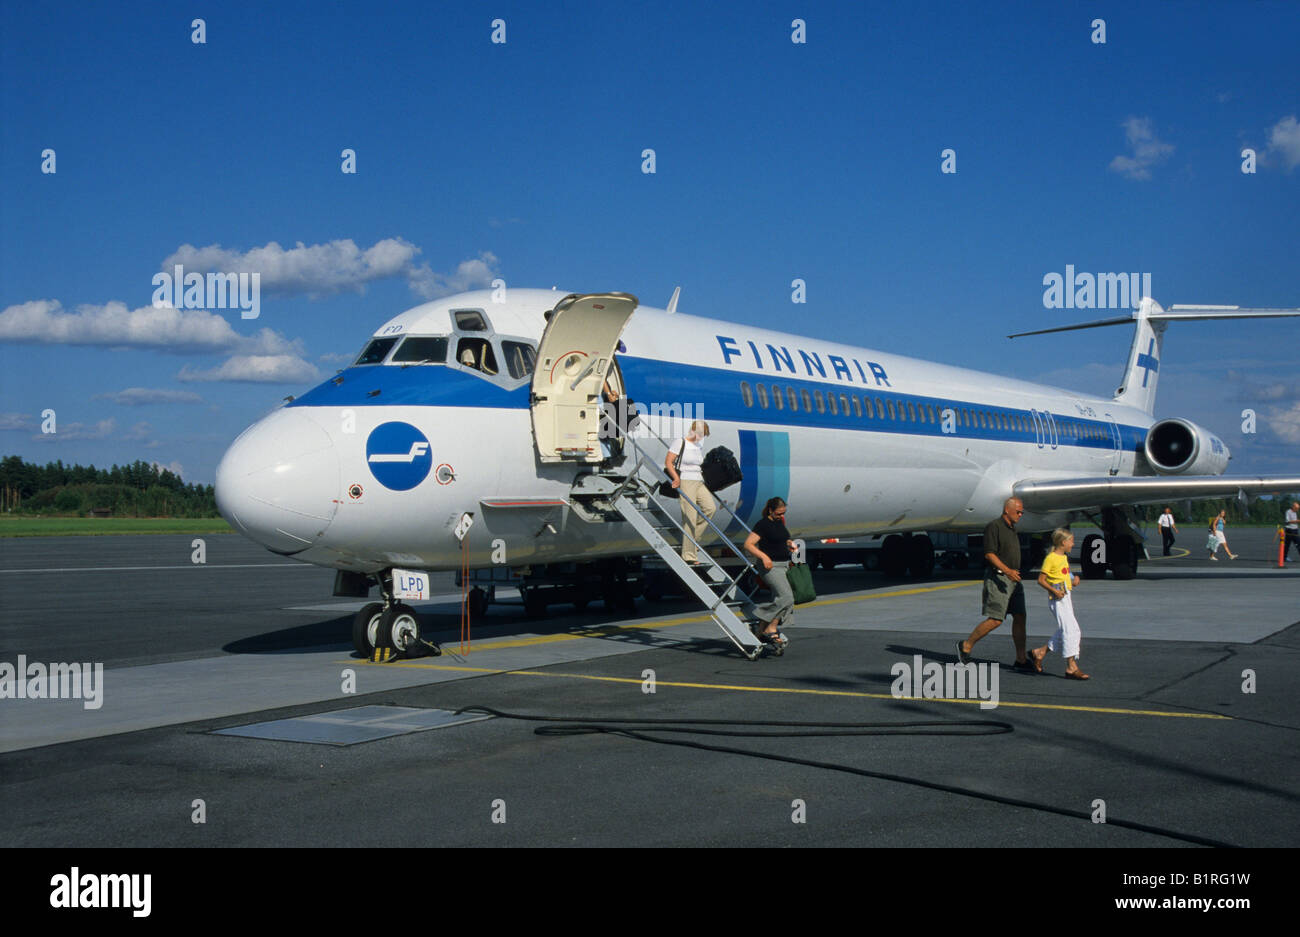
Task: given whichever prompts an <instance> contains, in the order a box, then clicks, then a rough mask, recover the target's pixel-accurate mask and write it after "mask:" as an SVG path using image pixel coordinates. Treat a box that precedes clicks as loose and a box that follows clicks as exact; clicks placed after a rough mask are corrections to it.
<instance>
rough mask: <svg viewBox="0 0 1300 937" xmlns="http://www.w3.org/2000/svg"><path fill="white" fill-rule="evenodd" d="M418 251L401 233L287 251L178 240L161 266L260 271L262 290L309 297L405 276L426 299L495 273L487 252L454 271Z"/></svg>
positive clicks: (168, 269)
mask: <svg viewBox="0 0 1300 937" xmlns="http://www.w3.org/2000/svg"><path fill="white" fill-rule="evenodd" d="M420 253H421V251H420V249H419V248H418V247H416V246H415V245H414V244H412V243H410V242H409V241H405V240H403V239H402V238H385V239H384V240H382V241H377V242H376V243H375V244H374V245H373V246H371V247H367V248H362V247H358V246H357V244H356V242H355V241H353V240H352V239H351V238H347V239H344V240H336V241H330V242H328V243H326V244H310V245H309V244H304V243H303V242H302V241H299V242H298V243H297V245H296V246H294V247H291V248H289V249H287V250H286V249H285V248H283V247H281V246H280V245H279V244H278V243H276V242H275V241H271V242H270V243H269V244H266V245H265V246H263V247H254V248H252V249H251V250H248V251H244V252H240V251H237V250H230V249H227V248H224V247H222V246H221V245H219V244H210V245H208V246H207V247H195V246H194V245H192V244H182V245H181V246H180V247H179V248H178V249H177V250H176V251H175V252H174V253H173V254H172V255H171V256H170V257H168V258H167V259H166V260H164V261H163V262H162V269H163V270H164V271H166V272H168V273H170V272H171V271H172V268H173V267H175V266H176V265H177V264H179V265H181V266H183V267H184V268H185V272H186V273H210V272H218V271H219V272H224V273H242V272H249V273H258V274H260V288H261V289H264V290H267V291H268V292H281V293H306V294H307V295H309V296H327V295H331V294H334V293H342V292H361V291H362V290H363V289H364V288H365V285H366V284H367V283H370V282H372V281H374V280H383V279H388V278H390V277H406V279H407V283H408V286H410V288H411V291H412V292H413V293H415V294H416V295H418V296H422V297H424V298H425V299H433V298H436V297H438V296H446V295H449V294H451V293H459V292H463V291H465V290H468V289H475V288H478V287H483V286H487V285H488V284H489V283H490V282H491V281H492V279H493V277H495V276H496V275H497V273H496V265H497V263H498V260H497V258H496V257H495V256H493V255H492V254H491V253H488V252H484V253H481V254H479V255H478V257H476V258H473V259H471V260H465V261H462V262H461V263H460V264H459V265H458V266H457V267H456V270H455V271H454V272H453V273H439V272H437V271H435V270H433V269H432V268H431V267H430V266H429V265H428V264H427V263H422V264H418V265H417V264H416V262H415V259H416V257H417V255H419V254H420Z"/></svg>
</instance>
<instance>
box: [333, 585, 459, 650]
mask: <svg viewBox="0 0 1300 937" xmlns="http://www.w3.org/2000/svg"><path fill="white" fill-rule="evenodd" d="M376 578H377V579H378V580H379V589H380V591H381V592H382V593H383V597H384V601H383V602H371V603H369V604H368V605H366V606H365V607H363V608H362V609H361V610H360V611H359V612H357V614H356V615H355V616H354V617H353V619H352V646H353V647H354V648H356V651H357V653H358V654H360V655H361V656H362V657H364V658H366V659H367V660H373V661H383V660H398V659H400V658H403V657H410V656H412V655H413V654H414V652H415V651H416V650H418V649H419V648H421V647H423V648H425V649H426V650H428V651H429V653H430V654H431V655H432V656H434V657H437V656H439V655H441V654H442V648H441V647H439V646H438V645H437V644H436V643H434V642H433V641H427V640H425V639H424V638H422V637H420V619H419V616H418V615H416V613H415V609H413V608H411V606H409V605H407V604H405V603H404V602H398V601H396V600H394V599H393V592H392V585H393V580H392V575H391V572H389V571H385V575H382V576H378V577H376Z"/></svg>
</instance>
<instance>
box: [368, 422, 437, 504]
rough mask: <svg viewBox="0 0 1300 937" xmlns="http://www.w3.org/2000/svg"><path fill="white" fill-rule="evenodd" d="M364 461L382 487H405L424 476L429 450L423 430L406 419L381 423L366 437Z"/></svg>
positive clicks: (430, 464)
mask: <svg viewBox="0 0 1300 937" xmlns="http://www.w3.org/2000/svg"><path fill="white" fill-rule="evenodd" d="M366 463H367V464H368V465H369V466H370V474H371V475H373V476H375V480H376V481H378V482H379V484H381V485H383V486H384V487H385V488H389V489H392V490H393V491H409V490H410V489H412V488H414V487H415V486H416V485H418V484H420V482H422V481H424V479H425V478H426V477H428V475H429V469H430V468H432V467H433V454H432V453H431V452H430V451H429V440H428V439H427V438H425V435H424V433H422V432H420V431H419V430H418V429H416V428H415V427H414V426H412V425H411V424H410V423H398V422H393V423H383V424H380V425H379V426H376V427H375V428H374V429H373V430H371V432H370V438H369V439H367V440H366Z"/></svg>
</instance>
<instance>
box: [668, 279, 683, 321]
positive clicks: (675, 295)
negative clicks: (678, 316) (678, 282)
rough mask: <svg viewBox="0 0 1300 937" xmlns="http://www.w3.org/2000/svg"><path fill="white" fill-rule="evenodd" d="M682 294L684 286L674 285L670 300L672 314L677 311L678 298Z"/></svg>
mask: <svg viewBox="0 0 1300 937" xmlns="http://www.w3.org/2000/svg"><path fill="white" fill-rule="evenodd" d="M681 295H682V288H681V287H680V286H678V287H674V289H673V298H672V299H670V300H668V314H669V315H670V316H671V315H672V314H673V313H674V312H676V311H677V299H678V297H680V296H681Z"/></svg>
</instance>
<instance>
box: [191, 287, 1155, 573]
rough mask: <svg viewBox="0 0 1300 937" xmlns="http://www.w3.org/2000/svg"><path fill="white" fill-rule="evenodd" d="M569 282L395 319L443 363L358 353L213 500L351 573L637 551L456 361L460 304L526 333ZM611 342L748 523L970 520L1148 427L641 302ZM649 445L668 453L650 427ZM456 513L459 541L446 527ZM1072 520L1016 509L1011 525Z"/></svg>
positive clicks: (1121, 413)
mask: <svg viewBox="0 0 1300 937" xmlns="http://www.w3.org/2000/svg"><path fill="white" fill-rule="evenodd" d="M563 295H564V294H562V293H556V292H552V291H540V290H511V291H510V299H509V301H508V302H506V303H494V302H493V301H492V299H491V298H490V297H491V294H490V293H487V292H483V293H471V294H463V295H461V296H456V297H450V298H448V299H445V300H439V301H437V302H435V303H430V304H426V305H425V306H422V307H418V308H417V309H415V310H411V311H409V312H407V313H404V314H403V315H402V316H399V317H398V318H397V319H394V320H392V321H391V322H390V323H388V324H386V325H385V326H384V327H382V328H381V329H380V330H378V331H377V332H376V333H375V336H376V338H382V337H385V336H388V337H395V338H398V339H401V338H403V337H405V336H421V335H427V336H439V335H446V336H449V342H450V344H449V346H448V347H449V349H450V352H449V353H448V355H447V357H446V359H445V361H442V362H438V363H414V362H408V364H409V365H410V366H408V367H402V366H401V365H400V364H397V363H389V362H386V363H378V364H358V365H354V366H352V367H350V368H348V369H346V370H345V371H343V372H342V373H341V374H340V375H338V377H336V378H334V379H331V380H330V381H327V382H325V383H324V384H322V385H321V386H320V387H318V388H315V389H313V390H312V391H310V392H309V393H307V394H305V395H303V396H302V397H300V398H299V399H297V400H295V401H293V402H291V403H290V404H289V405H287V406H285V407H282V408H280V409H278V410H276V411H274V412H273V413H271V414H270V415H268V416H267V417H266V418H264V419H263V420H262V421H260V422H259V423H257V424H255V425H254V426H252V427H250V428H249V429H248V430H247V431H245V433H244V434H242V435H241V436H240V437H239V439H237V440H236V441H235V443H234V444H232V446H231V448H230V451H229V452H228V453H227V454H226V456H225V458H224V459H223V460H222V463H221V466H220V467H219V469H218V473H217V497H218V504H219V506H220V509H221V511H222V514H223V515H224V516H225V517H226V518H227V520H229V521H230V522H231V524H232V525H233V526H235V528H236V529H237V530H241V531H243V532H244V533H245V534H246V535H248V536H249V537H251V538H252V539H254V540H257V541H258V542H260V543H263V544H264V545H266V546H267V547H268V548H270V549H272V550H275V551H277V552H280V553H284V554H286V555H292V556H294V557H295V558H297V559H300V560H303V561H305V562H309V563H315V564H319V565H322V566H329V567H335V568H339V569H346V570H354V571H358V572H374V571H377V570H380V569H384V568H387V567H392V566H398V567H404V568H419V569H456V568H460V567H461V566H462V564H463V563H468V565H469V566H470V567H483V566H488V565H491V564H492V563H494V562H502V561H503V560H502V557H504V562H505V563H508V564H509V565H511V566H519V565H525V564H531V563H536V562H549V561H558V560H576V559H590V558H594V557H597V556H609V555H617V554H641V553H645V552H647V550H646V546H645V544H644V542H643V541H641V540H640V538H639V537H637V535H636V534H635V532H634V531H633V530H632V529H631V527H630V526H629V525H627V524H626V523H621V522H618V523H588V522H586V521H584V520H582V519H581V518H579V517H578V516H577V515H576V514H575V513H574V512H573V511H572V510H571V508H570V507H568V505H567V503H566V502H567V499H568V497H569V491H570V487H571V485H572V483H573V481H574V478H575V477H576V475H577V474H578V473H579V471H581V470H583V469H582V468H581V467H579V466H575V465H569V464H558V465H557V464H552V465H543V464H541V463H540V462H539V459H538V457H537V450H536V448H535V444H534V437H533V427H532V422H531V411H530V409H529V396H528V392H529V387H528V381H527V376H526V375H521V376H516V377H511V376H510V375H509V374H508V373H507V368H506V367H505V362H504V361H502V362H500V363H499V364H497V367H496V371H497V372H498V373H496V374H495V375H494V376H493V378H492V379H489V378H488V377H487V376H485V375H484V374H483V373H481V371H478V370H475V369H473V368H471V367H468V366H465V365H461V364H459V363H457V362H458V361H459V356H458V355H456V354H455V352H456V347H457V346H456V343H457V342H459V343H460V345H461V347H464V346H465V344H466V343H467V342H472V341H473V342H478V341H483V339H481V338H477V337H476V336H478V335H481V334H482V333H476V332H473V331H462V330H458V329H457V327H456V321H457V320H455V319H454V316H455V314H456V311H457V310H465V309H474V310H478V311H480V312H482V313H483V314H484V315H485V316H486V317H487V318H488V319H489V320H491V321H490V327H491V329H492V330H494V331H493V334H495V335H496V336H511V337H513V338H514V339H515V340H517V341H531V342H532V343H534V344H536V342H537V341H538V339H539V338H540V336H541V335H542V331H543V328H544V319H543V313H544V312H545V311H546V310H548V309H550V308H551V307H552V306H553V305H554V304H555V301H556V299H558V298H559V297H561V296H563ZM449 313H450V316H451V317H449ZM623 340H624V342H625V344H626V349H627V350H626V352H624V353H621V354H620V355H619V356H618V359H617V360H618V363H619V366H620V369H621V373H622V379H623V383H624V385H625V387H626V391H627V393H628V395H629V396H630V397H631V398H632V399H633V400H635V401H636V402H637V403H638V404H639V405H641V406H642V407H644V408H647V409H649V410H650V411H651V415H650V416H648V417H647V418H646V422H647V423H648V424H649V425H650V427H651V428H652V429H654V430H655V431H656V432H658V433H660V434H663V435H664V439H665V441H671V439H672V437H673V436H677V435H680V431H681V428H682V424H683V422H684V421H683V420H682V419H677V418H676V417H677V416H679V415H681V416H685V417H687V418H690V417H695V418H702V419H704V420H706V421H707V422H708V423H709V425H710V428H711V434H710V436H709V438H708V439H707V441H706V448H712V447H714V446H726V447H727V448H728V449H730V450H731V451H732V452H733V453H735V454H736V455H737V457H738V458H739V461H740V463H741V466H742V469H743V470H744V472H745V475H746V480H745V481H744V482H742V483H741V484H739V485H737V486H735V487H734V488H732V489H728V490H727V491H725V492H723V493H722V494H723V497H725V498H726V500H727V501H728V502H729V503H731V504H733V505H734V504H737V502H739V504H738V506H737V513H739V514H740V515H741V516H742V517H744V518H746V519H747V520H751V521H752V520H754V519H756V518H757V517H758V516H759V511H760V510H761V507H762V504H763V502H764V501H766V500H767V499H768V498H769V497H771V496H773V495H780V496H781V497H783V498H785V499H786V501H787V502H788V504H789V514H788V526H789V528H790V530H791V532H792V533H793V534H794V535H795V536H803V537H828V536H838V537H845V536H859V535H871V534H877V533H884V532H904V531H914V530H943V529H954V530H970V531H976V530H979V529H982V528H983V526H984V525H985V524H986V523H987V522H988V521H989V520H991V519H993V518H995V517H997V516H998V515H999V514H1000V513H1001V507H1002V503H1003V501H1004V500H1005V499H1006V498H1007V497H1008V496H1009V495H1010V493H1011V489H1012V485H1013V484H1014V483H1016V482H1018V481H1023V480H1026V479H1044V480H1045V479H1059V478H1072V477H1079V476H1106V475H1119V476H1127V475H1132V474H1133V471H1134V462H1135V456H1136V453H1137V451H1138V450H1139V449H1140V447H1141V443H1142V440H1143V438H1144V437H1145V435H1146V430H1147V427H1148V426H1150V425H1151V423H1152V422H1153V420H1152V418H1151V416H1150V415H1149V414H1147V413H1145V412H1142V411H1140V410H1136V409H1133V408H1130V407H1123V406H1119V405H1117V404H1116V403H1115V402H1114V401H1110V400H1102V399H1097V398H1087V397H1084V396H1082V395H1076V394H1070V393H1066V392H1063V391H1060V390H1057V389H1055V388H1051V387H1046V386H1041V385H1035V384H1030V383H1026V382H1023V381H1017V380H1013V379H1009V378H1005V377H1001V376H998V375H993V374H985V373H980V372H976V371H968V370H964V369H960V368H953V367H948V366H945V365H940V364H933V363H928V362H924V361H919V360H917V359H913V358H905V357H901V356H898V355H891V354H887V353H884V352H878V351H872V350H868V349H864V348H858V347H853V346H851V345H846V344H838V343H834V342H828V341H824V340H821V339H812V338H803V337H800V336H796V335H791V334H784V333H778V332H772V331H767V330H763V329H755V328H750V327H748V326H744V325H738V324H735V323H731V322H723V321H718V320H711V319H703V318H698V317H694V316H689V315H684V314H680V313H678V314H672V315H670V314H668V313H665V312H663V311H661V310H656V309H649V308H644V307H642V308H640V309H638V310H637V311H636V313H635V314H634V315H633V317H632V318H631V320H630V322H629V323H628V325H627V328H626V330H625V332H624V333H623ZM508 344H509V343H508V342H506V341H505V340H504V339H502V340H499V341H498V342H497V345H496V346H494V348H495V354H496V355H498V356H504V355H505V354H508V352H503V350H502V349H503V348H505V347H506V346H507V345H508ZM512 347H513V346H512ZM496 363H497V362H495V361H494V364H496ZM760 385H761V387H762V389H761V391H760V389H759V388H760ZM778 392H779V393H780V394H781V396H782V406H781V407H780V408H779V409H778V408H777V407H776V406H775V400H774V395H775V394H776V393H778ZM805 394H806V396H805ZM792 398H793V402H794V404H795V409H792V408H791V405H790V404H791V400H792ZM819 398H820V403H821V406H820V407H819V405H818V404H819ZM832 399H833V400H834V409H835V411H836V412H835V413H833V414H832V413H831V407H832V404H831V400H832ZM764 403H766V406H764ZM807 404H810V405H811V406H808V405H807ZM845 404H847V405H848V406H847V412H845V410H846V407H845ZM642 445H643V446H644V447H645V449H646V451H647V452H650V453H652V454H653V456H654V458H655V459H656V461H657V462H659V463H662V461H663V458H664V455H665V449H664V446H663V445H662V444H661V443H660V442H658V441H657V440H653V439H649V440H643V441H642ZM467 512H468V513H472V514H473V515H474V523H473V526H472V527H471V529H470V533H469V535H468V537H467V541H466V542H467V546H466V545H462V543H461V542H460V541H459V540H458V539H457V538H456V536H455V535H454V533H453V528H454V527H455V526H456V523H457V522H458V520H459V519H460V518H461V516H462V515H463V514H464V513H467ZM1068 516H1069V515H1068V514H1066V513H1060V514H1050V515H1027V516H1026V517H1025V519H1024V520H1023V521H1022V529H1026V530H1043V529H1047V528H1050V527H1052V526H1056V525H1057V524H1060V523H1063V522H1064V521H1066V520H1067V519H1068Z"/></svg>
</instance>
